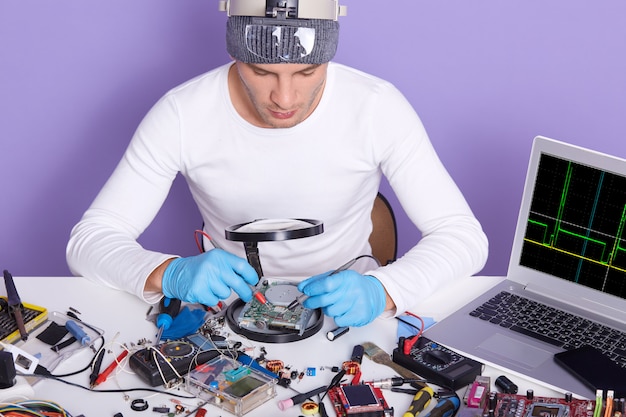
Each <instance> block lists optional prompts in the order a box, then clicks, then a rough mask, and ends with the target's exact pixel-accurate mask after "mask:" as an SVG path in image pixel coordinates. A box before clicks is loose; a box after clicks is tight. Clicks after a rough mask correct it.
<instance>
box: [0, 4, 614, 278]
mask: <svg viewBox="0 0 626 417" xmlns="http://www.w3.org/2000/svg"><path fill="white" fill-rule="evenodd" d="M342 4H346V5H348V7H349V16H348V17H345V18H342V20H341V24H342V35H341V42H340V47H339V51H338V54H337V56H336V61H338V62H341V63H344V64H347V65H351V66H354V67H356V68H359V69H362V70H364V71H366V72H370V73H372V74H375V75H378V76H380V77H383V78H386V79H388V80H390V81H392V82H393V83H394V84H396V85H397V86H398V87H399V88H400V89H401V90H402V91H403V92H404V93H405V95H406V96H407V97H408V99H409V100H410V101H411V103H412V104H413V105H414V107H415V108H416V110H417V111H418V113H419V114H420V116H421V117H422V119H423V121H424V124H425V125H426V128H427V130H428V131H429V134H430V136H431V139H432V141H433V143H434V145H435V147H436V149H437V150H438V152H439V154H440V156H441V158H442V159H443V161H444V163H445V164H446V165H447V166H448V168H449V170H450V172H451V174H452V175H453V177H454V178H455V179H456V180H457V182H458V184H459V186H460V188H461V189H462V190H463V192H464V193H465V195H466V197H467V199H468V200H469V202H470V204H471V205H472V207H473V209H474V211H475V213H476V215H477V216H478V218H479V219H480V220H481V222H482V223H483V226H484V228H485V231H486V233H487V234H488V236H489V238H490V244H491V253H490V258H489V261H488V264H487V266H486V267H485V269H484V270H483V273H484V274H490V275H496V274H497V275H500V274H504V273H505V272H506V268H507V259H508V256H509V252H510V247H511V243H512V236H513V230H514V225H515V222H516V217H517V209H518V205H519V200H520V196H521V193H522V187H523V179H524V175H525V170H526V164H527V158H528V154H529V151H530V145H531V141H532V138H533V137H534V136H536V135H538V134H541V135H545V136H549V137H554V138H556V139H561V140H565V141H569V142H572V143H575V144H578V145H582V146H586V147H591V148H594V149H597V150H600V151H603V152H607V153H612V154H615V155H619V156H621V157H626V141H625V138H626V111H625V110H626V54H625V53H624V51H626V25H625V24H624V17H625V16H626V2H624V0H598V1H593V2H592V1H589V0H551V1H545V0H507V1H502V0H475V1H467V0H439V1H426V0H403V1H396V2H383V1H374V0H343V1H342ZM224 22H225V16H224V15H223V14H222V13H219V12H218V11H217V0H132V1H129V0H107V1H101V2H82V1H78V0H54V1H35V0H3V1H2V2H0V169H1V174H0V193H1V194H0V268H7V269H9V270H11V271H12V272H13V274H15V275H22V276H24V275H41V276H56V275H61V276H62V275H68V274H69V271H68V269H67V266H66V263H65V244H66V241H67V237H68V234H69V231H70V229H71V227H72V226H73V225H74V224H75V223H76V222H77V221H78V219H79V218H80V216H81V215H82V213H83V211H84V210H85V209H86V208H87V206H88V205H89V203H90V202H91V201H92V199H93V198H94V197H95V195H96V193H97V192H98V190H99V189H100V188H101V186H102V185H103V184H104V182H105V180H106V179H107V178H108V176H109V175H110V173H111V172H112V170H113V168H114V167H115V164H116V163H117V161H118V160H119V158H120V157H121V155H122V153H123V151H124V149H125V147H126V145H127V143H128V141H129V139H130V137H131V135H132V133H133V131H134V129H135V127H136V126H137V124H138V123H139V121H140V120H141V118H142V117H143V115H144V114H145V112H146V111H147V110H148V109H149V108H150V107H151V106H152V104H153V103H154V102H155V101H156V100H157V99H158V98H159V97H160V96H161V95H162V94H163V93H164V92H165V91H166V90H168V89H169V88H171V87H174V86H175V85H177V84H179V83H181V82H183V81H185V80H187V79H188V78H191V77H193V76H195V75H197V74H200V73H202V72H205V71H207V70H209V69H211V68H213V67H215V66H217V65H220V64H222V63H224V62H226V60H227V59H228V56H227V55H226V53H225V51H224V40H223V38H224V35H223V28H224ZM387 194H389V192H387ZM391 200H392V201H393V203H394V204H396V207H397V201H396V200H395V199H394V197H393V196H391ZM397 216H398V222H399V229H400V232H399V233H400V248H399V250H400V253H404V252H405V251H406V250H407V249H408V248H409V247H410V246H412V245H413V244H414V242H415V241H416V239H417V232H416V230H415V228H414V227H413V226H412V225H411V224H410V222H409V221H408V219H407V218H406V216H405V215H404V213H403V212H401V211H400V210H398V209H397ZM198 222H199V215H198V213H197V210H196V208H195V206H194V204H193V201H192V200H191V197H190V195H189V192H188V190H187V188H186V185H185V184H184V181H182V180H180V179H179V180H177V181H176V182H175V184H174V187H173V189H172V191H171V194H170V197H169V198H168V200H167V202H166V204H165V206H164V208H163V210H162V211H161V213H160V214H159V216H158V217H157V218H156V219H155V222H154V223H153V224H152V226H151V227H150V228H149V229H148V230H147V231H146V233H144V235H143V236H142V237H141V242H142V244H144V245H145V246H147V247H150V248H152V249H157V250H164V251H172V252H177V253H180V254H182V255H187V254H194V253H196V249H195V244H194V242H193V230H194V229H195V228H196V227H198V226H199V224H198Z"/></svg>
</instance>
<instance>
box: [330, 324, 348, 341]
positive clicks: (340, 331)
mask: <svg viewBox="0 0 626 417" xmlns="http://www.w3.org/2000/svg"><path fill="white" fill-rule="evenodd" d="M348 330H350V328H349V327H337V328H336V329H333V330H330V331H329V332H328V333H326V338H327V339H328V340H330V341H331V342H332V341H333V340H335V339H337V338H338V337H340V336H343V335H344V334H346V333H348Z"/></svg>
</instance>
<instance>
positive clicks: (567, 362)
mask: <svg viewBox="0 0 626 417" xmlns="http://www.w3.org/2000/svg"><path fill="white" fill-rule="evenodd" d="M554 361H555V362H556V363H558V364H559V365H560V366H561V367H563V368H564V369H566V370H567V371H568V372H570V373H571V374H572V375H573V376H575V377H576V378H578V379H579V380H580V381H581V382H583V383H584V384H585V385H587V386H588V387H589V388H591V389H593V390H594V391H595V390H599V389H601V390H603V391H604V392H605V393H606V391H607V390H613V391H614V392H615V398H622V397H624V396H626V369H624V368H622V367H621V366H619V365H617V364H616V363H615V362H613V361H612V360H611V359H609V358H608V357H607V356H605V355H604V354H603V353H602V352H600V351H599V350H598V349H596V348H594V347H592V346H589V345H584V346H581V347H579V348H577V349H572V350H567V351H565V352H560V353H556V354H555V355H554Z"/></svg>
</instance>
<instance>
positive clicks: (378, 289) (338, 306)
mask: <svg viewBox="0 0 626 417" xmlns="http://www.w3.org/2000/svg"><path fill="white" fill-rule="evenodd" d="M330 274H331V273H330V272H327V273H325V274H321V275H316V276H314V277H311V278H309V279H306V280H304V281H302V282H301V283H300V284H298V290H300V291H301V292H302V293H304V294H306V295H308V296H309V298H307V299H306V300H305V301H304V303H303V306H304V307H306V308H320V307H321V308H322V311H323V312H324V314H326V315H327V316H330V317H332V318H334V319H335V323H337V326H342V327H343V326H353V327H356V326H364V325H366V324H367V323H369V322H371V321H373V320H374V319H375V318H376V317H378V316H379V315H380V314H381V313H382V312H383V311H384V310H385V305H386V301H387V297H386V293H385V288H384V287H383V284H381V283H380V281H378V280H377V279H376V278H374V277H372V276H369V275H361V274H359V273H358V272H356V271H352V270H346V271H341V272H338V273H336V274H333V275H330Z"/></svg>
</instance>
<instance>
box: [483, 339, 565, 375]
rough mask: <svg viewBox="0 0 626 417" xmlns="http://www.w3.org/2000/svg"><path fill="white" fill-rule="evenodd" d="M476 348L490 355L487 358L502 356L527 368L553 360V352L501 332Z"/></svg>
mask: <svg viewBox="0 0 626 417" xmlns="http://www.w3.org/2000/svg"><path fill="white" fill-rule="evenodd" d="M476 349H477V350H480V351H482V352H485V353H487V354H488V355H489V356H486V358H485V359H486V360H489V358H494V359H495V358H501V359H503V360H505V361H507V362H509V363H514V364H517V365H518V366H521V367H524V368H527V369H533V368H536V367H538V366H540V365H541V364H543V363H544V362H545V361H546V360H552V356H553V353H552V352H549V351H547V350H543V349H540V348H538V347H536V346H531V345H529V344H527V343H524V342H522V341H519V340H516V339H513V338H511V337H508V336H505V335H503V334H500V333H496V334H494V335H493V336H490V337H489V338H487V339H485V340H484V341H483V342H482V343H481V344H480V345H478V346H477V347H476ZM494 362H496V363H497V362H498V361H495V360H494Z"/></svg>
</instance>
